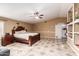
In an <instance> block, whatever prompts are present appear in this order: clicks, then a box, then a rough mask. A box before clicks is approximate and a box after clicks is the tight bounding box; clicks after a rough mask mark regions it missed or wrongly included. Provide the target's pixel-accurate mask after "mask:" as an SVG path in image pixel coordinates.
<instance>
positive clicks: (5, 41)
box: [1, 33, 14, 46]
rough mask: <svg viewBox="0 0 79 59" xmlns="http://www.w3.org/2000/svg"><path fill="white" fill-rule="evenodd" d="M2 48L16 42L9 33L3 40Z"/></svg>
mask: <svg viewBox="0 0 79 59" xmlns="http://www.w3.org/2000/svg"><path fill="white" fill-rule="evenodd" d="M1 42H2V46H6V45H8V44H11V43H13V42H14V38H13V36H12V35H10V34H9V33H6V34H5V36H4V37H3V38H2V41H1Z"/></svg>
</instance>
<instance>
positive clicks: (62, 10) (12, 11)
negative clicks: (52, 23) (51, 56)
mask: <svg viewBox="0 0 79 59" xmlns="http://www.w3.org/2000/svg"><path fill="white" fill-rule="evenodd" d="M71 5H72V4H69V3H0V16H3V17H8V18H12V19H15V20H19V21H24V22H28V23H37V22H42V21H46V20H50V19H52V18H55V17H66V14H67V11H68V9H69V8H70V6H71ZM36 10H38V11H39V13H40V14H44V17H43V19H35V18H34V17H31V16H33V13H34V12H35V11H36Z"/></svg>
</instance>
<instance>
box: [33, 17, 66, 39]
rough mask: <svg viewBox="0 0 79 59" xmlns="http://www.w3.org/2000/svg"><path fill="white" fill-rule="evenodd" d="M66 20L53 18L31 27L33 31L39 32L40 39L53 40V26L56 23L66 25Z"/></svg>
mask: <svg viewBox="0 0 79 59" xmlns="http://www.w3.org/2000/svg"><path fill="white" fill-rule="evenodd" d="M66 21H67V20H66V18H64V17H63V18H62V17H61V18H55V19H52V20H49V21H47V22H40V23H36V24H34V25H33V31H34V32H39V33H40V34H41V38H53V37H55V25H56V24H58V23H66Z"/></svg>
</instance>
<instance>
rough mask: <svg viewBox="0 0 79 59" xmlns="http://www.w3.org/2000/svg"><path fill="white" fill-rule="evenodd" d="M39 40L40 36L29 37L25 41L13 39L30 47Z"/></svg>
mask: <svg viewBox="0 0 79 59" xmlns="http://www.w3.org/2000/svg"><path fill="white" fill-rule="evenodd" d="M39 40H40V34H38V35H35V36H29V40H26V39H20V38H15V41H16V42H20V43H25V44H29V45H30V46H32V45H33V44H34V43H35V42H37V41H39Z"/></svg>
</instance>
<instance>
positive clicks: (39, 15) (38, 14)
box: [33, 11, 44, 19]
mask: <svg viewBox="0 0 79 59" xmlns="http://www.w3.org/2000/svg"><path fill="white" fill-rule="evenodd" d="M33 15H34V18H35V19H42V18H43V16H44V15H43V14H40V13H39V12H38V11H36V12H35V13H34V14H33Z"/></svg>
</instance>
